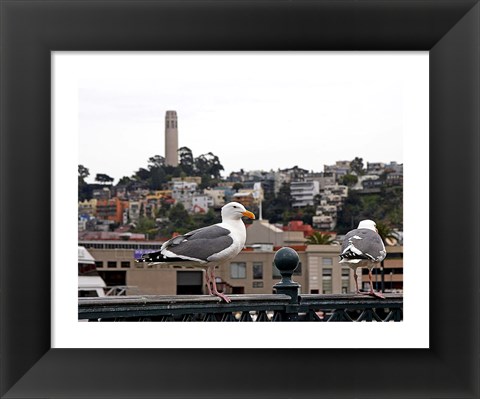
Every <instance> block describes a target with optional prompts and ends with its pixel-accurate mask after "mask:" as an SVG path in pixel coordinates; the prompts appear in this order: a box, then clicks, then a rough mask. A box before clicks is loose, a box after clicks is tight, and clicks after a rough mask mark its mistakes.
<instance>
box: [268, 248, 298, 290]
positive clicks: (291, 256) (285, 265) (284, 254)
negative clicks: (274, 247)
mask: <svg viewBox="0 0 480 399" xmlns="http://www.w3.org/2000/svg"><path fill="white" fill-rule="evenodd" d="M273 262H274V263H275V266H276V267H277V269H278V270H279V271H280V274H281V275H282V282H287V281H291V277H292V274H293V272H294V270H295V269H296V268H297V266H298V263H299V262H300V258H299V256H298V254H297V252H296V251H295V250H294V249H292V248H289V247H282V248H280V249H279V250H278V251H277V253H276V254H275V257H274V258H273Z"/></svg>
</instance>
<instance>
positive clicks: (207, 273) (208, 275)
mask: <svg viewBox="0 0 480 399" xmlns="http://www.w3.org/2000/svg"><path fill="white" fill-rule="evenodd" d="M209 271H210V268H208V269H207V270H205V284H206V285H207V290H208V295H213V293H212V288H211V286H210V274H209Z"/></svg>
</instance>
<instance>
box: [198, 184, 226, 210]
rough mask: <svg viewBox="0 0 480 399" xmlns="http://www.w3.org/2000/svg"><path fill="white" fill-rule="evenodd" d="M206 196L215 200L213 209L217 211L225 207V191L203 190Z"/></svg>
mask: <svg viewBox="0 0 480 399" xmlns="http://www.w3.org/2000/svg"><path fill="white" fill-rule="evenodd" d="M203 193H204V194H205V195H208V196H209V197H210V198H212V200H213V207H214V208H215V209H220V208H221V207H222V206H224V205H225V190H224V189H218V188H209V189H205V190H203Z"/></svg>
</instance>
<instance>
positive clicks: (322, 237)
mask: <svg viewBox="0 0 480 399" xmlns="http://www.w3.org/2000/svg"><path fill="white" fill-rule="evenodd" d="M332 243H333V238H332V236H331V235H330V234H323V233H320V232H318V231H316V232H314V233H313V234H311V235H309V236H308V237H307V239H306V240H305V244H307V245H331V244H332Z"/></svg>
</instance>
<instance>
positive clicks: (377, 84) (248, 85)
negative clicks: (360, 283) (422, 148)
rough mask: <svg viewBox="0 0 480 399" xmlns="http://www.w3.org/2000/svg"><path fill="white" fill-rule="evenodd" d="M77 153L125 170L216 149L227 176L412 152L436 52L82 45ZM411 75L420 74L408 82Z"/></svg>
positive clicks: (83, 160) (110, 169)
mask: <svg viewBox="0 0 480 399" xmlns="http://www.w3.org/2000/svg"><path fill="white" fill-rule="evenodd" d="M74 57H75V58H76V62H77V63H78V64H79V65H80V66H81V67H80V68H78V70H79V71H80V72H79V76H78V86H79V97H78V100H79V104H78V106H79V160H78V163H79V164H82V165H84V166H85V167H87V168H88V169H89V170H90V175H91V177H90V178H89V179H88V180H89V181H90V182H93V179H94V177H95V175H96V174H97V173H106V174H108V175H109V176H111V177H113V178H114V179H115V182H117V181H118V179H119V178H121V177H123V176H131V175H133V174H134V173H135V171H136V170H138V169H139V168H140V167H143V168H146V167H147V165H148V158H150V157H152V156H154V155H162V156H164V155H165V153H164V131H165V126H164V125H165V112H166V111H167V110H175V111H177V114H178V130H179V147H182V146H186V147H189V148H190V149H191V150H192V152H193V156H194V157H197V156H199V155H201V154H204V153H207V152H213V153H214V154H215V155H217V156H218V157H219V159H220V162H221V163H222V165H223V166H224V168H225V171H224V173H223V175H224V176H226V175H228V174H229V173H230V172H232V171H237V170H239V169H241V168H243V169H244V170H256V169H263V170H271V169H273V170H277V169H279V168H280V169H283V168H289V167H293V166H295V165H298V166H299V167H302V168H304V169H308V170H313V171H323V166H324V165H325V164H333V163H335V161H337V160H352V159H353V158H355V157H356V156H358V157H361V158H363V160H364V162H365V163H366V162H367V161H368V162H389V161H396V162H399V163H403V135H404V133H405V132H404V128H405V124H404V123H403V122H404V115H403V112H404V109H405V102H406V101H409V99H411V96H414V95H415V93H414V92H412V90H410V89H407V87H408V86H409V83H410V82H411V81H412V76H414V75H415V74H416V73H417V71H418V70H419V68H428V62H427V61H428V54H427V53H401V52H395V53H352V52H350V53H321V52H316V53H290V52H289V53H285V52H281V53H263V52H262V53H225V52H221V53H183V52H179V53H174V52H167V53H165V52H163V53H75V55H74ZM410 86H411V85H410Z"/></svg>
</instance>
